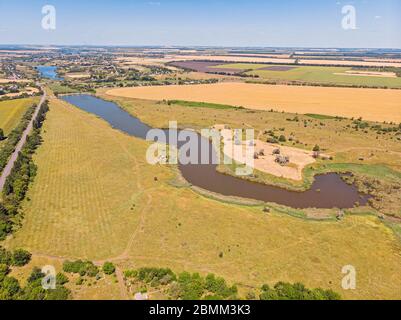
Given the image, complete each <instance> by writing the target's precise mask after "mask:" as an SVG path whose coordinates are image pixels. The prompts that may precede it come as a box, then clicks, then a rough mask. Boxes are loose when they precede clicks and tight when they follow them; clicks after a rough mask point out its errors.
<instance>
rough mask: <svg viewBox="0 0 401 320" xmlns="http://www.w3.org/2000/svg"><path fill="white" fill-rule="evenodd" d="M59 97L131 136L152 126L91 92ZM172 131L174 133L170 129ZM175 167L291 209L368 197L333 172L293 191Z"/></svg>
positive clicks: (209, 168)
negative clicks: (92, 94) (303, 187)
mask: <svg viewBox="0 0 401 320" xmlns="http://www.w3.org/2000/svg"><path fill="white" fill-rule="evenodd" d="M62 99H63V100H65V101H67V102H69V103H71V104H72V105H75V106H77V107H78V108H80V109H83V110H85V111H88V112H91V113H94V114H96V115H97V116H99V117H101V118H103V119H104V120H106V121H107V122H108V123H109V124H110V125H111V126H112V127H114V128H117V129H119V130H121V131H123V132H126V133H128V134H130V135H132V136H135V137H139V138H142V139H146V134H147V132H148V131H149V130H150V129H152V128H151V127H149V126H148V125H146V124H144V123H142V122H141V121H140V120H139V119H138V118H136V117H134V116H132V115H131V114H129V113H128V112H126V111H124V110H123V109H121V108H120V107H119V106H118V105H117V104H115V103H114V102H109V101H105V100H103V99H100V98H97V97H94V96H91V95H72V96H63V97H62ZM165 133H166V139H168V137H169V132H168V131H165ZM173 133H176V132H174V131H173ZM187 133H188V134H189V135H192V136H193V137H198V138H200V139H204V138H201V137H199V135H197V134H196V133H195V132H187ZM167 141H168V140H167ZM167 141H164V142H167ZM207 143H209V142H207ZM182 145H183V143H178V148H180V147H181V146H182ZM209 149H210V150H212V149H213V148H209ZM201 151H202V150H200V152H201ZM212 152H214V151H212ZM199 157H200V155H199ZM212 157H213V153H210V154H209V158H210V159H211V158H212ZM179 169H180V171H181V173H182V175H183V177H184V178H185V179H186V180H187V181H188V182H189V183H191V184H192V185H194V186H197V187H200V188H203V189H206V190H209V191H212V192H215V193H219V194H222V195H226V196H237V197H243V198H249V199H255V200H262V201H266V202H275V203H278V204H283V205H287V206H290V207H293V208H310V207H314V208H351V207H353V206H354V204H355V202H359V203H360V204H361V205H364V204H366V203H367V200H368V199H369V196H368V195H362V194H360V193H358V190H357V188H356V187H355V186H350V185H348V184H346V183H345V182H344V181H343V180H342V179H341V176H340V175H339V174H336V173H329V174H324V175H317V176H315V180H314V182H313V184H312V186H311V188H310V189H309V190H307V191H303V192H296V191H289V190H286V189H283V188H279V187H274V186H269V185H263V184H258V183H253V182H250V181H246V180H243V179H240V178H236V177H233V176H229V175H224V174H221V173H219V172H217V171H216V165H213V164H181V163H180V164H179Z"/></svg>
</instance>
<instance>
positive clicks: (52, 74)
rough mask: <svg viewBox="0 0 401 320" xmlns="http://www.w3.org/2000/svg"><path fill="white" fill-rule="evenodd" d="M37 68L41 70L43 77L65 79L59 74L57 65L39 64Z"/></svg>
mask: <svg viewBox="0 0 401 320" xmlns="http://www.w3.org/2000/svg"><path fill="white" fill-rule="evenodd" d="M36 69H37V70H38V71H39V74H40V76H41V77H42V78H47V79H51V80H59V81H62V80H64V79H63V78H61V77H59V76H58V74H57V67H55V66H37V67H36Z"/></svg>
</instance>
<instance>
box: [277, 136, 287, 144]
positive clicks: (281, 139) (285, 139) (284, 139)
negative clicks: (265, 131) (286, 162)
mask: <svg viewBox="0 0 401 320" xmlns="http://www.w3.org/2000/svg"><path fill="white" fill-rule="evenodd" d="M278 141H280V142H286V141H287V138H286V137H285V136H284V135H281V136H280V137H279V138H278Z"/></svg>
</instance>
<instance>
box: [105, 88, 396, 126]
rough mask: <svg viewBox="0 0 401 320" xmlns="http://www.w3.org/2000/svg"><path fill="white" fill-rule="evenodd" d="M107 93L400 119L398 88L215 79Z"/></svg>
mask: <svg viewBox="0 0 401 320" xmlns="http://www.w3.org/2000/svg"><path fill="white" fill-rule="evenodd" d="M107 94H109V95H111V96H116V97H127V98H138V99H149V100H186V101H195V102H211V103H218V104H228V105H232V106H241V107H246V108H249V109H255V110H270V109H274V110H278V111H285V112H292V113H303V114H306V113H312V114H325V115H330V116H342V117H348V118H352V117H355V118H359V117H362V118H363V119H365V120H372V121H387V122H397V123H398V122H401V112H400V108H401V107H400V101H401V90H384V89H382V90H381V89H354V88H320V87H306V86H284V85H264V84H249V83H218V84H209V85H186V86H152V87H136V88H121V89H111V90H109V91H107ZM351 106H352V107H351ZM378 106H380V108H379V107H378Z"/></svg>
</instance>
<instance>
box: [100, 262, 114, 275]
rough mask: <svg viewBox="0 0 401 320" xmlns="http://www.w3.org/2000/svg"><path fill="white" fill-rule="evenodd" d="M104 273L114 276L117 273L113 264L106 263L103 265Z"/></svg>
mask: <svg viewBox="0 0 401 320" xmlns="http://www.w3.org/2000/svg"><path fill="white" fill-rule="evenodd" d="M103 271H104V273H105V274H113V273H114V272H115V271H116V267H115V266H114V264H112V263H111V262H105V263H104V264H103Z"/></svg>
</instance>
